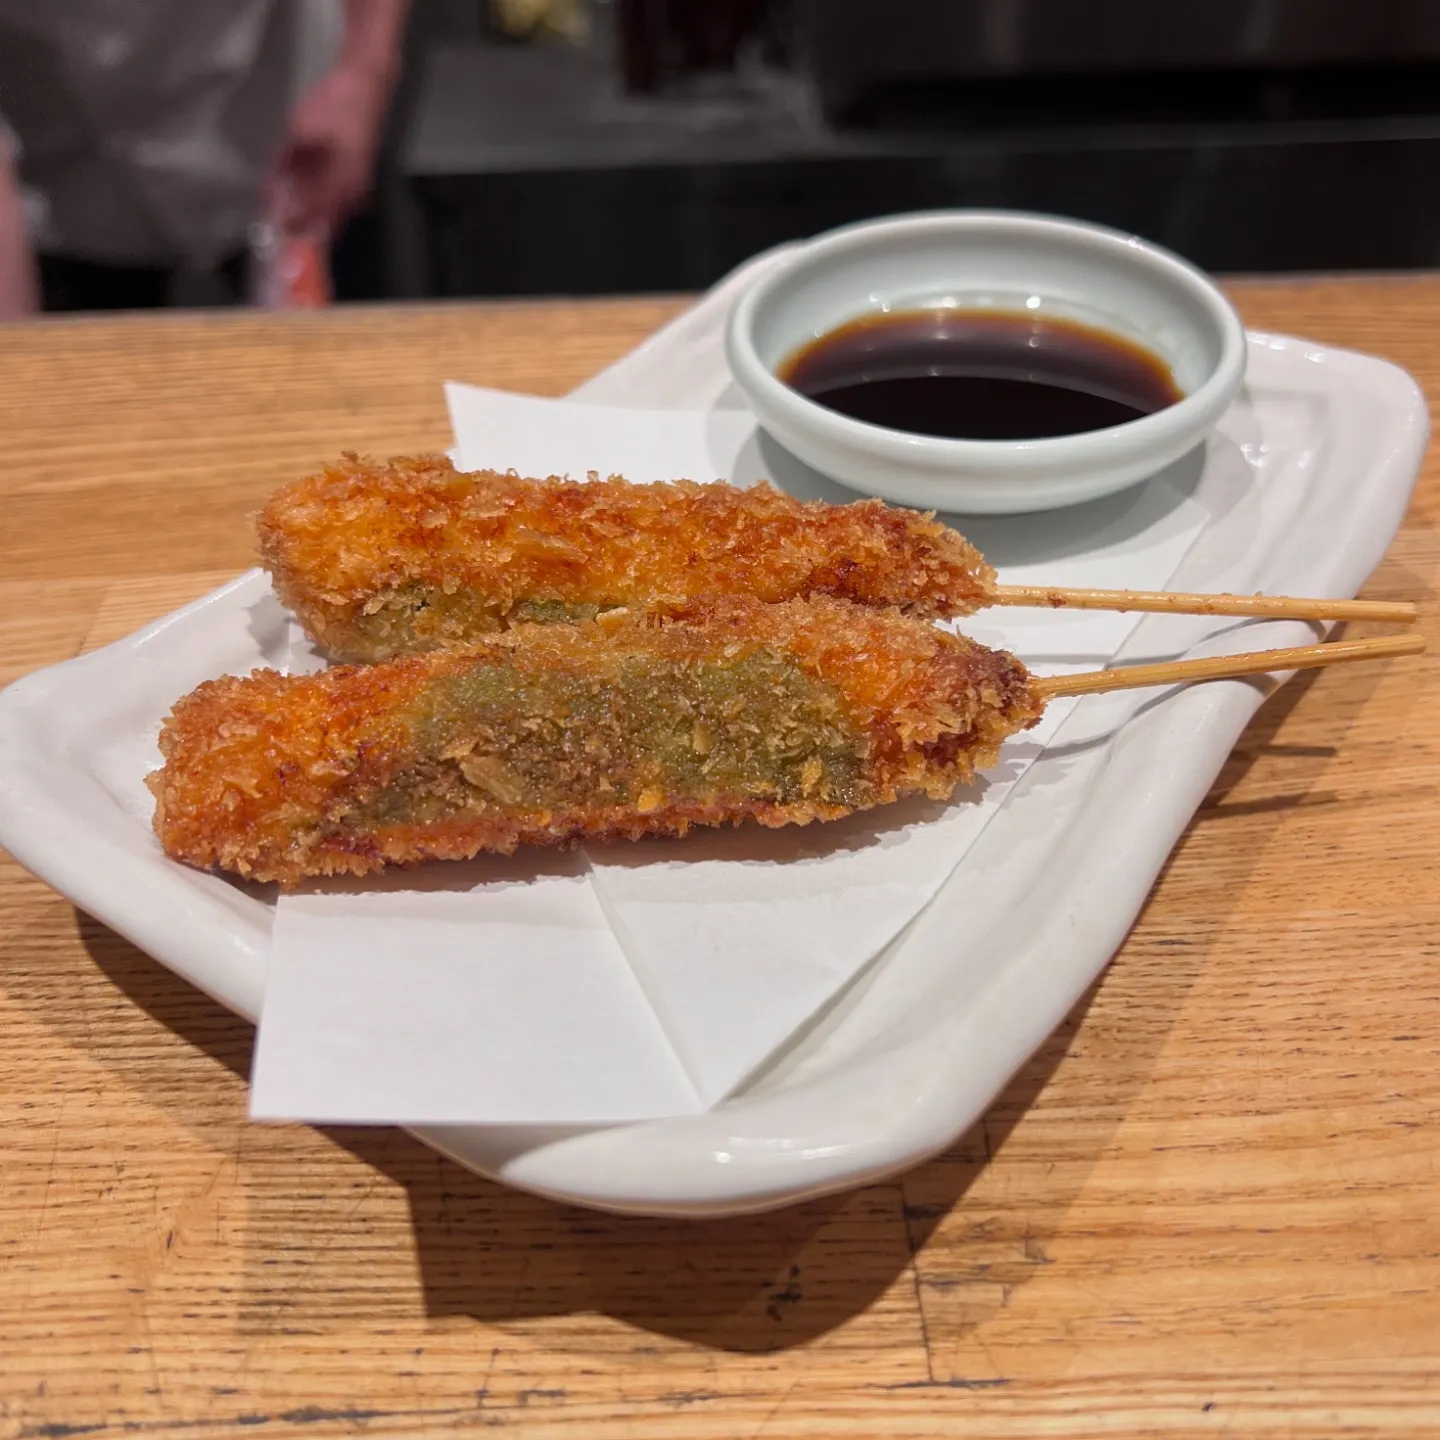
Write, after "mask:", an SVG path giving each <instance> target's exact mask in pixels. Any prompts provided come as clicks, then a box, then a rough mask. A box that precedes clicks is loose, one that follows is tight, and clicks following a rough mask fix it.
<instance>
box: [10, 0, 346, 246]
mask: <svg viewBox="0 0 1440 1440" xmlns="http://www.w3.org/2000/svg"><path fill="white" fill-rule="evenodd" d="M335 22H336V5H335V4H334V3H333V0H0V113H3V115H4V117H5V120H6V121H8V123H9V127H10V129H11V130H12V131H13V132H14V135H15V136H16V137H17V139H18V149H19V153H20V172H21V180H22V183H23V184H24V186H25V187H26V190H27V192H28V193H27V201H28V208H29V210H30V213H31V216H32V228H33V230H34V239H35V243H36V246H37V248H38V249H39V250H41V251H42V252H47V253H54V254H61V255H69V256H74V257H77V258H81V259H88V260H97V261H108V262H111V263H116V264H134V265H177V264H184V265H189V266H194V267H196V268H202V267H207V266H210V265H213V264H214V263H215V262H217V261H219V260H221V259H223V258H225V257H226V256H228V255H231V254H233V253H235V252H236V251H237V250H239V249H240V248H241V247H242V246H243V245H244V242H245V236H246V231H247V229H248V227H249V225H250V223H251V222H252V221H253V220H254V219H255V218H256V216H257V213H258V208H259V203H260V190H261V186H262V183H263V181H264V178H265V176H266V174H267V173H268V171H269V168H270V166H271V164H272V163H273V162H274V159H275V157H276V155H277V153H278V151H279V147H280V144H281V142H282V140H283V138H284V134H285V122H286V117H287V115H288V113H289V110H290V106H291V105H292V104H293V102H294V99H295V97H296V95H297V93H298V90H299V87H300V86H301V85H302V84H304V83H306V82H307V81H309V80H312V79H314V78H315V74H316V71H317V70H323V68H324V65H325V63H326V60H325V55H324V52H325V50H326V49H327V48H332V47H331V46H330V44H329V42H330V41H331V40H332V39H333V35H334V29H335ZM317 37H318V38H317Z"/></svg>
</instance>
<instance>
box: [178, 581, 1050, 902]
mask: <svg viewBox="0 0 1440 1440" xmlns="http://www.w3.org/2000/svg"><path fill="white" fill-rule="evenodd" d="M1040 708H1041V706H1040V701H1039V700H1038V698H1037V697H1036V695H1035V692H1034V691H1033V689H1032V687H1031V683H1030V679H1029V676H1028V674H1027V672H1026V670H1025V667H1024V666H1023V665H1021V664H1020V662H1019V661H1018V660H1015V659H1013V658H1011V657H1010V656H1009V655H1005V654H1003V653H999V652H996V651H992V650H987V649H986V648H985V647H983V646H981V645H977V644H975V643H973V642H971V641H968V640H963V639H958V638H956V637H955V636H952V635H949V634H947V633H945V632H944V631H942V630H940V629H938V628H937V627H936V626H934V625H932V624H929V623H928V622H926V621H921V620H910V619H906V618H905V617H904V616H901V615H898V614H897V613H895V612H894V611H891V610H870V609H866V608H864V607H860V606H855V605H850V604H847V603H845V602H843V601H837V600H829V599H824V598H821V599H816V600H812V601H785V602H780V603H777V604H774V605H767V604H763V603H761V602H759V601H755V600H745V599H740V598H730V599H727V600H718V601H714V602H709V603H705V604H701V605H697V606H696V607H694V608H693V609H692V610H691V611H689V612H687V613H685V614H682V615H679V616H673V617H670V618H662V617H659V616H656V615H654V614H645V613H639V612H614V613H612V614H610V615H608V616H604V617H602V618H601V619H600V620H593V621H588V622H584V623H581V624H575V625H542V624H530V625H519V626H516V627H514V628H512V629H510V630H507V631H505V632H503V633H500V634H497V635H493V636H490V637H488V638H487V639H484V640H480V641H477V642H474V643H473V644H471V645H470V646H467V647H462V648H455V649H449V650H437V651H432V652H430V653H428V654H425V655H419V656H412V657H409V658H406V659H401V660H394V661H389V662H387V663H384V664H379V665H374V666H369V667H354V666H342V667H337V668H335V669H332V670H329V671H325V672H323V673H321V674H316V675H301V676H293V677H287V676H283V675H279V674H277V673H275V672H274V671H257V672H255V673H254V674H253V675H251V676H249V677H248V678H245V679H237V678H227V679H222V680H214V681H209V682H207V683H205V684H203V685H201V686H200V687H199V688H198V689H196V690H195V691H193V692H192V693H191V694H190V695H188V696H186V697H185V698H184V699H182V700H181V701H180V702H179V703H178V704H177V705H176V706H175V709H174V712H173V713H172V715H171V716H170V718H169V719H168V720H167V721H166V722H165V725H164V728H163V729H162V731H161V735H160V749H161V753H162V754H163V756H164V757H165V764H164V767H163V768H162V769H161V770H159V771H157V772H155V774H154V775H153V776H152V777H151V780H150V783H151V788H152V790H153V792H154V794H155V797H156V813H155V829H156V833H157V834H158V835H159V836H160V839H161V842H162V843H163V845H164V848H165V850H166V852H167V853H168V854H169V855H171V856H172V857H174V858H175V859H177V860H183V861H185V862H187V863H188V864H191V865H196V866H200V867H211V866H216V867H219V868H221V869H225V870H230V871H233V872H235V873H238V874H240V875H244V876H247V877H250V878H252V879H257V880H277V881H280V882H281V883H282V884H287V885H288V884H293V883H294V882H296V881H298V880H300V879H301V878H303V877H305V876H319V875H336V874H353V875H361V874H365V873H367V872H370V871H375V870H379V869H381V868H382V867H384V866H385V865H387V864H397V863H398V864H404V863H412V862H416V861H421V860H427V859H462V858H466V857H469V856H472V855H475V854H478V853H479V852H481V851H501V852H508V851H511V850H513V849H514V848H515V847H516V845H518V844H522V843H526V844H561V843H565V842H569V841H573V840H577V839H605V838H609V837H628V838H637V837H639V836H642V835H683V834H684V833H685V832H686V830H687V829H688V828H689V827H690V826H692V825H721V824H725V823H739V822H740V821H742V820H746V819H754V820H757V821H759V822H760V823H761V824H764V825H771V826H778V825H788V824H805V823H808V822H809V821H811V820H829V819H835V818H838V817H839V816H841V815H845V814H848V813H849V812H851V811H853V810H861V809H867V808H869V807H871V806H874V805H881V804H885V803H887V802H889V801H892V800H895V799H897V798H899V797H901V796H903V795H909V794H925V795H930V796H934V797H937V798H941V797H945V796H948V795H949V794H950V793H951V791H952V790H953V789H954V787H955V786H956V785H957V784H958V783H960V782H961V781H963V780H966V779H968V778H969V777H970V776H971V775H973V773H974V772H975V769H976V768H977V766H984V765H987V764H990V763H992V762H993V760H994V758H995V756H996V753H997V751H998V748H999V746H1000V743H1001V742H1002V741H1003V740H1004V739H1005V738H1006V737H1007V736H1009V735H1011V734H1013V733H1014V732H1015V731H1017V730H1019V729H1022V728H1024V727H1025V726H1028V725H1029V724H1031V723H1032V722H1033V721H1034V719H1035V718H1036V717H1037V716H1038V715H1039V713H1040Z"/></svg>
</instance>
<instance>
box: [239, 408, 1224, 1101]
mask: <svg viewBox="0 0 1440 1440" xmlns="http://www.w3.org/2000/svg"><path fill="white" fill-rule="evenodd" d="M447 398H448V400H449V404H450V413H451V419H452V423H453V426H454V430H455V451H454V454H455V456H456V460H457V463H458V464H459V465H460V466H461V468H464V469H482V468H488V469H498V470H507V469H514V470H516V471H518V472H520V473H521V474H528V475H552V474H569V475H573V476H576V477H577V478H579V477H583V476H584V475H586V474H587V473H588V472H598V473H600V474H602V475H609V474H619V475H624V476H625V477H626V478H628V479H630V480H633V481H637V482H651V481H656V480H665V479H674V478H680V477H684V478H689V479H694V480H702V481H711V480H716V479H721V478H725V479H730V480H731V481H732V482H733V483H736V484H752V483H754V482H755V481H756V480H758V479H759V478H761V477H762V476H768V477H770V478H773V479H774V480H775V481H776V482H777V483H779V484H781V485H782V486H783V487H784V488H785V489H787V490H790V491H791V492H792V493H795V494H799V495H802V496H806V497H812V496H819V497H823V498H825V499H830V500H839V501H844V500H849V499H853V498H855V497H854V496H853V495H851V494H850V493H849V492H847V491H844V490H841V489H840V488H839V487H837V486H835V485H833V484H832V483H831V482H829V481H827V480H825V479H823V478H822V477H820V476H818V475H815V474H814V473H813V472H811V471H808V470H806V469H804V467H802V466H800V465H799V464H798V462H796V461H794V460H793V459H792V458H790V457H788V456H786V455H784V454H783V452H780V451H778V450H776V449H775V447H773V445H772V444H771V442H769V441H768V439H767V438H766V437H764V436H762V435H759V434H758V433H757V431H756V427H755V422H754V420H753V418H752V417H751V416H750V415H749V414H748V413H746V412H744V411H738V410H711V411H703V412H701V411H673V410H670V411H654V412H651V411H638V410H624V409H615V408H610V407H605V406H596V405H584V404H577V403H573V402H570V401H556V400H539V399H534V398H532V397H528V396H519V395H510V394H505V393H503V392H498V391H490V390H481V389H476V388H474V387H470V386H461V385H451V386H448V387H447ZM1205 518H1206V516H1205V511H1204V510H1203V509H1202V507H1201V506H1199V505H1198V504H1196V503H1195V502H1194V501H1193V500H1192V499H1190V498H1189V496H1188V495H1187V494H1186V493H1185V492H1184V491H1183V490H1182V489H1180V488H1177V487H1176V486H1175V485H1173V484H1171V483H1170V482H1169V481H1168V480H1167V479H1165V478H1162V479H1160V480H1158V481H1156V482H1154V483H1151V484H1149V485H1145V486H1142V487H1140V488H1138V489H1135V490H1132V491H1130V492H1128V493H1126V494H1124V495H1121V496H1116V497H1112V498H1111V499H1109V500H1106V501H1102V502H1098V503H1096V504H1094V505H1090V506H1085V507H1081V508H1080V509H1074V510H1068V511H1060V512H1056V513H1054V514H1052V515H1040V516H1034V515H1032V516H1021V517H1007V518H1003V519H986V520H983V521H967V522H966V524H965V528H966V531H967V533H968V534H969V535H970V537H971V539H972V540H974V541H975V542H976V543H977V544H978V545H979V546H980V548H981V549H982V550H983V551H984V552H985V553H986V554H987V555H988V556H989V557H990V558H991V560H992V562H994V563H995V564H996V565H997V568H999V570H1000V573H1001V578H1002V580H1004V581H1005V582H1007V583H1015V584H1035V583H1048V584H1069V585H1096V586H1107V587H1108V586H1114V587H1127V586H1128V587H1134V588H1142V589H1159V588H1163V586H1164V585H1165V584H1166V583H1167V582H1168V581H1169V579H1170V577H1171V575H1172V574H1173V573H1174V572H1175V569H1176V568H1177V566H1178V565H1179V563H1180V561H1181V560H1182V559H1183V557H1184V555H1185V553H1186V551H1187V550H1188V549H1189V547H1190V545H1191V544H1192V543H1193V541H1194V539H1195V538H1196V536H1197V535H1198V534H1199V532H1200V529H1201V528H1202V525H1203V522H1204V520H1205ZM1135 624H1136V617H1134V616H1126V615H1120V614H1114V613H1105V612H1098V611H1097V612H1083V611H1076V612H1058V613H1057V612H1053V611H1022V610H991V611H986V612H984V613H982V614H980V615H977V616H973V617H969V618H967V619H966V620H965V621H963V622H962V627H961V628H963V629H964V630H965V631H966V632H967V633H969V634H971V635H974V636H975V637H976V638H977V639H980V640H983V641H984V642H985V643H986V644H989V645H997V646H1003V647H1004V648H1006V649H1009V650H1011V651H1013V652H1015V653H1016V654H1017V655H1019V656H1020V657H1021V659H1023V660H1024V661H1025V662H1026V664H1028V665H1030V666H1031V668H1032V669H1034V670H1036V671H1038V672H1040V673H1063V672H1066V671H1075V670H1089V669H1095V668H1097V667H1100V666H1103V665H1104V664H1105V663H1107V661H1109V659H1110V658H1111V657H1112V656H1113V655H1114V654H1115V652H1116V651H1117V650H1118V649H1119V648H1120V646H1121V645H1122V644H1123V643H1124V641H1125V639H1126V637H1127V636H1128V635H1129V633H1130V631H1131V630H1132V629H1133V627H1134V625H1135ZM294 660H295V663H296V665H302V666H306V665H313V664H315V663H317V662H316V660H315V659H314V657H313V656H312V655H311V654H309V652H308V650H307V648H306V647H305V645H304V644H303V640H302V642H301V643H300V644H299V645H298V646H297V647H296V653H295V656H294ZM1074 703H1075V702H1073V701H1057V702H1055V703H1052V704H1051V705H1050V707H1049V708H1048V709H1047V711H1046V714H1045V716H1044V718H1043V720H1042V721H1041V723H1040V725H1038V726H1037V727H1036V728H1035V729H1033V730H1031V731H1028V732H1026V734H1025V735H1024V736H1022V737H1019V738H1017V739H1016V740H1015V741H1013V742H1012V743H1010V744H1009V745H1007V746H1006V748H1005V751H1004V753H1003V755H1002V759H1001V763H1000V765H999V766H998V767H997V769H996V770H995V771H993V772H992V773H990V774H989V775H987V776H986V777H984V779H983V781H981V782H980V783H977V784H976V785H974V786H972V787H971V788H969V789H968V790H966V791H965V792H963V793H960V794H957V795H956V796H955V798H954V799H953V800H952V801H951V802H949V803H946V804H937V803H934V802H915V803H910V804H902V805H897V806H893V807H889V808H888V809H882V810H879V811H874V812H871V813H869V814H862V815H856V816H853V817H851V818H849V819H847V820H844V821H840V822H837V823H834V824H830V825H815V826H808V827H805V828H795V829H788V830H776V831H766V830H761V829H759V828H758V827H746V828H742V829H739V830H723V831H722V830H717V831H713V832H700V833H693V834H692V835H691V836H690V837H687V838H686V839H685V840H683V841H644V842H641V843H639V844H634V845H629V844H624V845H606V846H595V847H589V848H587V849H586V850H585V851H584V852H582V853H578V854H571V855H563V854H562V855H556V854H551V853H544V852H533V853H528V854H521V855H517V856H515V857H511V858H508V859H480V860H477V861H474V862H472V863H470V864H466V865H448V866H441V865H437V866H433V867H428V868H426V869H423V870H418V871H414V872H402V873H400V874H399V875H396V876H392V877H386V879H385V880H384V881H383V882H380V883H367V884H364V885H350V886H331V887H327V888H325V889H324V890H317V891H315V892H312V893H305V894H300V895H295V896H287V897H284V898H282V899H281V901H280V903H279V907H278V911H277V915H276V923H275V933H274V943H273V949H272V956H271V962H270V977H269V982H268V986H267V990H266V995H265V1010H264V1015H263V1018H262V1020H261V1025H260V1038H259V1043H258V1046H257V1053H256V1062H255V1074H254V1085H253V1089H252V1102H251V1109H252V1113H253V1114H254V1115H256V1116H257V1117H264V1118H286V1119H306V1120H313V1121H331V1122H344V1121H353V1122H397V1123H412V1124H420V1123H442V1122H443V1123H471V1124H487V1123H488V1124H498V1123H507V1122H516V1123H518V1122H529V1123H542V1122H543V1123H561V1124H572V1123H573V1124H586V1123H591V1124H600V1123H607V1122H620V1121H627V1120H637V1119H644V1118H651V1117H657V1116H664V1115H677V1114H685V1113H693V1112H695V1111H699V1110H703V1109H707V1108H709V1107H711V1106H713V1105H715V1104H717V1103H719V1102H720V1101H722V1100H724V1099H725V1097H726V1096H727V1095H729V1094H731V1093H732V1092H734V1090H735V1089H736V1088H737V1087H738V1086H740V1085H742V1084H743V1083H744V1082H745V1080H746V1079H747V1077H749V1076H751V1075H752V1074H753V1073H754V1072H755V1071H756V1069H757V1068H758V1067H761V1066H763V1065H764V1064H765V1062H766V1061H767V1060H769V1059H770V1058H771V1057H772V1056H773V1055H774V1054H775V1053H776V1052H777V1050H779V1049H780V1048H782V1047H783V1046H784V1045H785V1044H786V1042H787V1041H788V1040H790V1039H791V1037H793V1036H794V1035H795V1033H796V1031H797V1030H799V1029H800V1028H801V1027H803V1026H804V1025H805V1023H806V1021H808V1020H809V1019H811V1018H812V1017H813V1016H814V1015H815V1014H816V1012H817V1011H819V1010H820V1009H822V1008H823V1007H824V1006H825V1005H826V1004H827V1002H829V1001H830V1000H831V999H832V998H833V997H834V996H836V995H837V994H838V993H839V992H840V991H841V990H842V989H844V987H845V986H846V985H847V984H849V983H850V982H851V981H852V980H853V979H854V978H855V976H856V975H857V974H859V973H860V971H862V970H863V969H864V968H865V966H866V965H867V964H868V963H869V962H870V961H871V960H873V959H874V958H875V957H876V956H877V955H878V954H879V953H880V952H881V951H882V950H883V949H884V948H885V947H886V946H887V945H888V944H889V943H890V942H891V941H892V940H893V939H894V938H895V937H896V936H897V935H898V934H899V933H900V931H901V930H903V929H904V928H905V926H906V925H907V924H909V922H910V921H911V920H912V919H914V917H915V916H916V915H917V914H918V913H919V912H920V910H921V909H923V907H924V906H925V905H926V904H927V902H928V901H929V900H930V898H931V897H932V896H933V895H934V894H935V892H936V891H937V890H938V889H939V887H940V885H941V884H942V883H943V882H944V880H945V879H946V877H947V876H948V875H949V874H950V873H951V871H953V870H954V868H955V866H956V865H957V864H958V863H959V862H960V860H961V859H962V857H963V856H964V855H965V853H966V851H967V850H968V849H969V848H970V846H972V845H973V844H974V843H975V841H976V839H977V838H978V837H979V835H980V833H981V831H982V830H983V829H984V828H985V826H986V824H987V823H988V822H989V820H990V819H991V818H992V817H993V816H994V814H995V813H996V811H997V809H998V808H999V806H1000V805H1001V804H1003V802H1004V799H1005V796H1006V794H1007V793H1008V792H1009V790H1010V788H1011V787H1012V786H1013V785H1014V784H1015V782H1016V781H1017V780H1018V779H1019V777H1020V776H1021V775H1022V774H1023V773H1024V771H1025V770H1026V768H1027V767H1028V766H1029V765H1030V764H1032V763H1033V762H1034V760H1035V759H1036V757H1037V756H1038V755H1039V754H1040V753H1041V751H1042V750H1043V748H1044V746H1045V744H1046V743H1047V741H1048V739H1049V737H1050V736H1052V735H1053V734H1054V733H1055V731H1056V729H1057V728H1058V727H1059V725H1060V724H1061V723H1062V722H1063V720H1064V718H1065V716H1066V714H1068V712H1069V710H1070V709H1071V708H1072V706H1073V704H1074Z"/></svg>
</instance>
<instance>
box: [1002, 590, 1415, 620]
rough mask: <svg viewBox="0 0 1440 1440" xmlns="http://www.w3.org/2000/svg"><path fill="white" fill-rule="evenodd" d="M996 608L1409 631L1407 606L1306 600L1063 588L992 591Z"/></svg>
mask: <svg viewBox="0 0 1440 1440" xmlns="http://www.w3.org/2000/svg"><path fill="white" fill-rule="evenodd" d="M991 595H992V598H993V602H994V603H995V604H996V605H1029V606H1036V607H1039V608H1047V609H1057V610H1058V609H1066V610H1154V611H1162V612H1164V611H1169V612H1171V613H1173V614H1181V615H1258V616H1264V617H1266V618H1269V619H1278V620H1378V621H1383V622H1386V623H1390V624H1399V625H1409V624H1411V623H1413V621H1414V619H1415V607H1414V605H1412V604H1410V602H1409V601H1407V600H1306V599H1298V598H1293V597H1291V596H1288V595H1187V594H1182V593H1179V592H1172V591H1168V590H1082V589H1077V588H1075V587H1071V586H1063V585H996V586H995V587H994V588H993V589H992V591H991Z"/></svg>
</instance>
